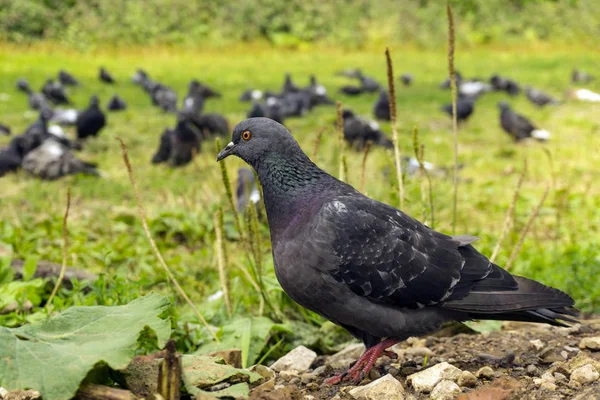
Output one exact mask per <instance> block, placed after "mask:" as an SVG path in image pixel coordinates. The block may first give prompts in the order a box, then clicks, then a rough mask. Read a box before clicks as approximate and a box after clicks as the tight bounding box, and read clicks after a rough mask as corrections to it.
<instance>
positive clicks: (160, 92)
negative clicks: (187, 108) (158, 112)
mask: <svg viewBox="0 0 600 400" xmlns="http://www.w3.org/2000/svg"><path fill="white" fill-rule="evenodd" d="M149 90H150V95H151V97H152V104H154V105H155V106H158V107H160V108H161V109H162V110H163V111H165V112H177V93H175V91H174V90H173V89H171V88H170V87H168V86H166V85H163V84H161V83H159V84H156V85H154V86H152V87H151V88H150V89H149Z"/></svg>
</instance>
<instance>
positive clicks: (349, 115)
mask: <svg viewBox="0 0 600 400" xmlns="http://www.w3.org/2000/svg"><path fill="white" fill-rule="evenodd" d="M354 117H355V115H354V112H353V111H352V110H349V109H347V108H344V109H343V110H342V118H343V119H346V118H354Z"/></svg>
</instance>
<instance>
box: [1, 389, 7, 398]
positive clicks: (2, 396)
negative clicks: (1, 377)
mask: <svg viewBox="0 0 600 400" xmlns="http://www.w3.org/2000/svg"><path fill="white" fill-rule="evenodd" d="M7 394H8V390H6V389H4V388H3V387H2V386H0V399H3V398H5V397H6V395H7Z"/></svg>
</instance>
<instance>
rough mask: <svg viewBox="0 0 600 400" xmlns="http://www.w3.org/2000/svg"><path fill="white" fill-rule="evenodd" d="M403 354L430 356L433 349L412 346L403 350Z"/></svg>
mask: <svg viewBox="0 0 600 400" xmlns="http://www.w3.org/2000/svg"><path fill="white" fill-rule="evenodd" d="M404 354H405V355H408V356H413V357H416V356H421V357H425V356H431V355H432V354H433V351H431V350H430V349H428V348H427V347H412V348H410V349H406V350H404Z"/></svg>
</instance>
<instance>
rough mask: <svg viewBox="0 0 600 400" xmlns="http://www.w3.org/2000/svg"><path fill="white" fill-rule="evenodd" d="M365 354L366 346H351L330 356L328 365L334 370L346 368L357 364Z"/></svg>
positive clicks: (359, 344)
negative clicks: (354, 363)
mask: <svg viewBox="0 0 600 400" xmlns="http://www.w3.org/2000/svg"><path fill="white" fill-rule="evenodd" d="M364 352H365V345H364V344H362V343H356V344H351V345H350V346H348V347H346V348H345V349H343V350H340V351H338V352H337V353H335V354H333V355H331V356H329V357H328V358H327V364H329V365H331V367H332V368H333V369H339V368H346V367H348V365H350V364H351V363H353V362H355V361H356V360H357V359H358V358H359V357H360V356H361V355H362V353H364Z"/></svg>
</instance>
